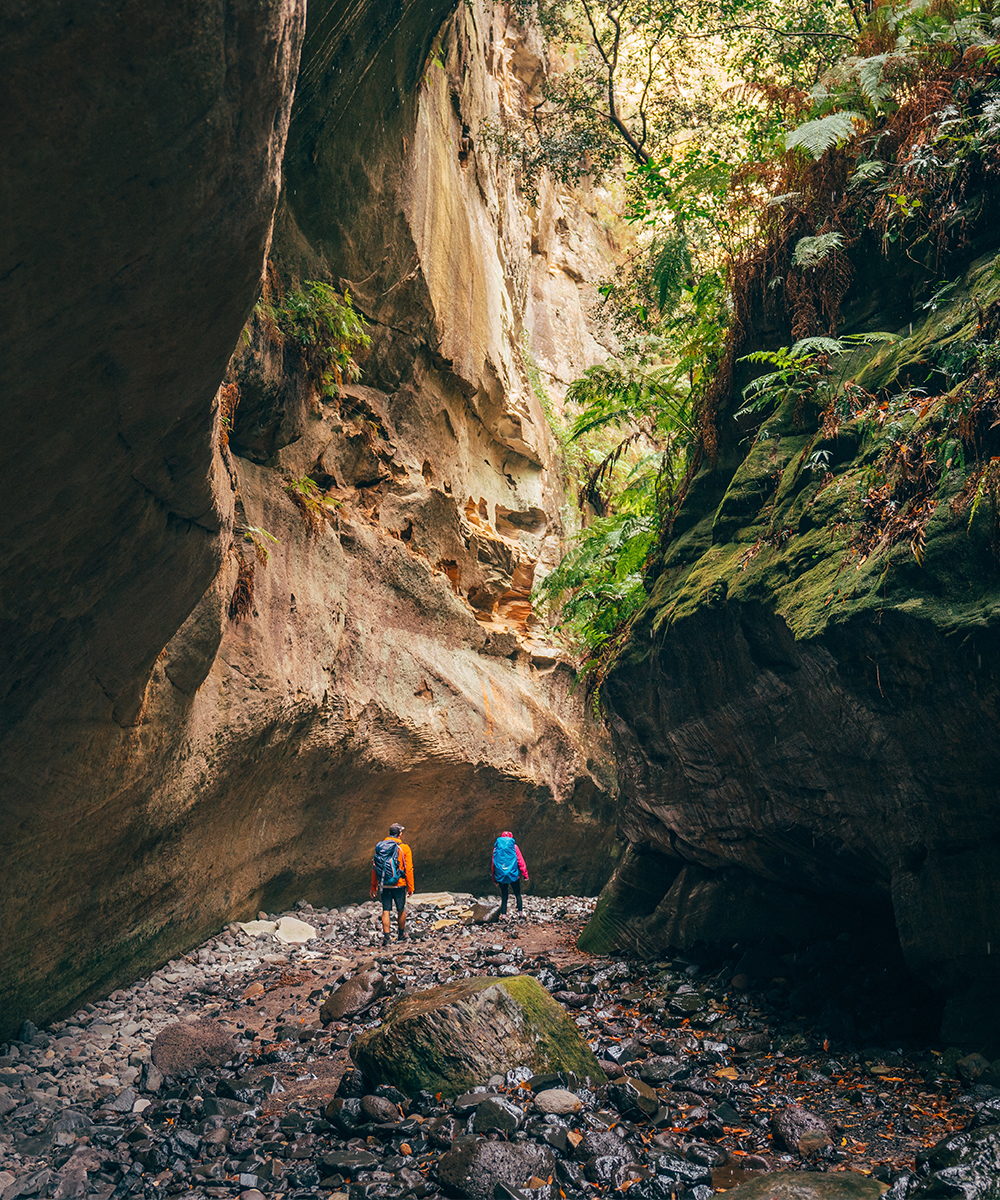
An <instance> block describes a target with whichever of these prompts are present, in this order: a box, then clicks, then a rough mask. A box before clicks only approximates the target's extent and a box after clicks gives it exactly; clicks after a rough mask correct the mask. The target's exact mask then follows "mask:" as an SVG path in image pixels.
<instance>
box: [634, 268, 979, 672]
mask: <svg viewBox="0 0 1000 1200" xmlns="http://www.w3.org/2000/svg"><path fill="white" fill-rule="evenodd" d="M998 268H1000V259H997V258H995V257H994V256H987V257H984V258H981V259H979V260H977V261H976V262H974V263H973V264H972V265H971V266H970V267H969V269H968V270H967V271H966V272H965V275H964V276H963V278H962V279H961V280H960V281H959V282H958V284H956V285H955V286H954V288H953V289H952V290H951V291H950V293H949V296H950V298H949V299H948V301H947V302H946V303H945V302H942V303H941V304H940V305H933V304H931V305H929V306H928V307H927V308H926V309H924V310H920V320H918V321H915V322H914V323H913V325H912V326H909V325H908V326H907V327H906V328H905V330H904V331H903V336H902V337H901V338H900V340H899V341H897V342H894V343H880V344H878V345H877V346H876V347H875V348H874V349H866V350H865V351H863V352H859V353H858V354H857V355H856V356H855V358H854V361H853V362H852V364H851V369H852V370H853V371H854V372H855V374H854V378H855V380H856V382H857V383H858V384H859V385H860V386H861V387H863V388H864V389H865V390H866V391H868V392H871V393H876V392H877V393H879V394H881V395H887V396H891V394H892V389H893V388H898V389H901V388H903V387H905V386H925V385H926V386H927V388H928V391H930V392H934V393H937V394H939V395H940V394H941V393H942V392H944V393H946V401H948V397H951V396H953V395H955V394H956V390H957V386H958V384H959V383H960V382H961V380H962V378H963V377H964V372H965V371H966V370H967V369H968V364H969V362H970V361H971V360H972V357H973V354H974V349H975V347H974V346H973V342H974V341H975V339H976V338H977V336H978V337H982V333H981V331H980V319H981V314H982V313H983V311H984V310H985V309H986V308H987V307H988V306H989V305H990V304H992V303H995V302H996V301H997V300H998V299H1000V275H998ZM949 388H950V389H951V391H950V392H949V391H948V389H949ZM948 402H950V401H948ZM817 417H818V414H817V413H816V412H815V411H804V412H803V411H797V410H796V408H795V405H794V403H792V402H786V403H785V404H784V405H783V406H782V407H781V408H779V409H778V410H777V411H776V412H775V413H774V414H772V415H771V416H769V417H767V418H766V419H765V421H764V423H763V427H762V431H761V432H760V433H759V434H758V436H757V437H756V439H755V440H754V442H753V444H752V445H751V446H750V447H749V449H748V451H747V453H746V457H745V458H744V460H743V461H742V462H741V463H740V464H739V465H738V466H737V467H736V469H735V471H732V469H731V468H730V473H729V474H728V476H727V473H726V471H725V470H722V469H720V468H712V469H706V470H705V471H704V472H703V475H702V477H701V479H700V480H699V481H698V483H697V486H696V487H695V488H693V489H692V495H695V494H697V497H698V503H697V506H696V507H697V510H698V511H697V513H696V514H695V515H696V519H695V520H694V521H693V522H692V523H691V524H689V525H687V526H684V525H683V524H682V529H683V532H682V533H681V534H680V536H678V538H677V539H676V541H675V542H674V544H673V545H672V546H670V548H669V551H668V553H667V554H666V556H665V558H664V564H663V569H662V572H661V574H660V576H659V578H658V579H657V581H656V583H655V584H654V586H653V589H652V592H651V595H650V599H649V601H648V603H647V605H646V607H645V609H644V611H643V613H642V614H640V616H639V618H638V620H637V621H636V623H635V626H634V630H635V632H636V636H635V637H634V638H633V641H632V646H631V647H630V649H629V651H627V652H626V655H625V657H624V659H623V662H624V661H627V660H628V657H629V654H635V655H637V656H638V657H640V658H641V657H643V656H644V655H645V654H646V653H648V649H647V647H648V646H649V638H648V637H644V636H643V632H642V631H643V629H644V628H646V627H648V629H649V632H650V633H655V632H657V631H658V630H660V629H662V628H663V627H665V626H669V625H672V624H674V623H675V622H677V621H680V620H683V619H684V618H685V617H688V616H690V615H692V614H693V613H695V612H696V611H698V610H700V609H703V608H706V607H711V606H712V605H714V604H717V603H719V602H721V601H723V600H735V601H739V602H747V603H749V602H760V603H763V604H766V605H767V606H768V607H769V608H771V609H772V610H773V611H776V612H777V613H779V614H780V615H781V616H782V617H784V619H785V620H786V621H787V623H788V625H789V627H790V629H791V630H792V632H793V634H794V635H795V637H797V638H811V637H816V636H818V635H819V634H821V633H822V632H823V631H824V630H825V629H826V628H827V627H829V626H830V625H831V624H836V623H839V622H843V621H847V620H848V619H850V618H853V617H856V616H858V615H859V614H863V613H866V612H870V613H871V614H872V615H873V616H874V615H876V614H878V613H880V612H883V611H885V610H886V609H891V608H894V607H895V608H899V609H901V610H905V611H907V612H910V613H918V614H919V615H920V616H921V617H923V618H925V619H927V620H929V621H931V622H932V623H933V624H934V625H935V626H937V627H938V628H939V629H941V630H942V631H943V632H947V633H953V632H956V631H957V630H960V629H963V628H966V627H969V626H975V625H981V624H982V623H983V622H985V621H991V620H993V619H995V618H996V616H997V615H998V613H997V608H998V606H997V603H996V592H997V584H998V583H1000V571H998V567H997V561H996V555H995V553H994V547H993V542H994V540H995V533H996V530H995V526H996V516H995V514H993V513H992V512H983V511H979V512H977V513H976V515H975V517H974V519H973V520H971V521H970V520H969V516H968V512H967V511H962V512H959V513H954V512H953V511H952V506H951V501H952V500H953V499H954V497H955V496H956V495H957V494H958V492H959V491H960V489H961V487H962V485H963V483H964V482H965V479H966V478H967V475H966V474H965V473H964V472H963V470H962V459H961V453H960V447H959V443H958V441H957V440H956V441H954V442H949V441H948V438H949V436H953V435H949V432H948V430H949V425H948V422H949V421H951V422H954V421H955V419H956V418H955V416H954V415H952V416H950V417H949V416H947V415H946V414H945V412H944V409H943V405H942V403H938V404H937V405H935V406H934V407H933V408H932V409H931V410H930V411H929V412H928V413H927V414H925V415H924V416H922V417H917V416H915V415H914V414H913V413H912V412H911V413H903V414H902V415H901V416H900V417H899V418H898V419H894V420H895V424H894V425H892V424H891V422H889V421H886V422H885V424H884V425H882V426H878V425H877V424H875V423H874V422H873V423H872V425H871V426H870V427H868V428H865V427H864V426H863V425H861V424H860V423H859V422H858V421H856V420H851V421H845V422H844V423H843V424H842V425H841V426H840V428H839V430H838V431H837V434H836V436H835V437H827V438H824V437H823V436H822V433H821V432H820V430H819V422H818V419H817ZM920 435H928V436H929V437H930V439H931V443H932V444H933V445H938V444H940V445H942V446H943V449H942V451H941V453H940V458H941V459H942V460H943V459H945V458H949V459H954V462H953V463H952V465H951V468H950V469H947V468H946V469H945V470H944V471H943V473H942V475H941V477H940V479H939V481H938V483H937V486H936V490H935V492H934V495H933V502H934V504H935V507H934V511H933V513H932V515H931V517H930V519H929V521H928V522H927V524H926V545H925V548H924V550H923V554H922V562H920V563H918V562H917V560H916V558H915V556H914V553H913V551H912V550H911V548H910V545H909V544H908V542H906V541H902V542H900V543H898V544H896V545H894V546H892V547H890V548H889V549H882V550H879V551H878V552H875V553H871V554H869V555H868V556H867V557H866V556H865V555H863V554H862V553H860V552H859V551H858V550H857V549H856V546H857V544H858V534H859V531H860V530H861V527H862V521H863V519H864V517H865V511H864V508H863V505H862V497H864V496H866V495H867V493H868V491H869V489H870V487H871V486H872V485H873V481H877V479H878V472H879V469H880V463H881V462H882V461H883V457H884V455H885V453H886V449H887V446H889V445H890V443H891V441H892V438H893V437H897V438H898V437H911V438H913V437H918V436H920ZM952 447H954V449H953V448H952ZM817 451H823V452H824V453H823V456H822V458H823V461H824V463H825V467H826V468H828V470H826V469H823V470H820V469H813V466H814V464H816V461H817V460H816V459H815V458H814V456H815V455H816V452H817ZM713 488H714V489H715V495H716V496H718V495H719V489H720V488H721V489H722V495H721V498H720V499H719V500H718V502H717V507H716V508H715V510H714V512H710V511H709V506H708V505H707V504H706V498H707V497H708V496H709V495H710V494H711V492H712V490H713ZM983 508H984V509H988V508H989V506H988V505H984V506H983ZM640 647H641V649H640Z"/></svg>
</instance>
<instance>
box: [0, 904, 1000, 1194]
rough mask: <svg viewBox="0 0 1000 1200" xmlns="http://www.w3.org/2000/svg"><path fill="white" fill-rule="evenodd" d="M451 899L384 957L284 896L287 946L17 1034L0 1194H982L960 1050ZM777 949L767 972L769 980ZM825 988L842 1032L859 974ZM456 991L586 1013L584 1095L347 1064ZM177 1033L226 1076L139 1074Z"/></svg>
mask: <svg viewBox="0 0 1000 1200" xmlns="http://www.w3.org/2000/svg"><path fill="white" fill-rule="evenodd" d="M473 901H474V898H473V897H466V896H454V897H452V896H448V895H444V896H441V897H437V898H436V903H434V904H427V905H424V906H419V905H418V906H414V908H413V910H412V911H411V915H410V921H409V925H408V933H409V934H410V937H409V939H408V940H407V941H406V942H402V943H399V942H395V943H392V944H391V946H389V947H385V948H383V947H382V945H381V929H380V925H379V918H378V912H377V908H376V906H375V905H374V904H364V905H357V906H346V907H345V908H343V909H340V910H332V911H331V910H325V909H318V908H317V909H313V908H312V907H311V906H309V905H308V904H305V903H301V904H300V906H299V907H298V908H297V910H296V912H295V913H294V914H288V915H294V916H296V917H297V918H299V919H301V920H303V921H305V922H307V923H308V924H309V925H310V926H311V927H312V928H313V930H314V931H315V935H316V936H315V937H313V938H310V939H309V940H308V941H306V942H304V943H293V944H289V943H286V942H283V941H281V940H280V939H279V938H278V937H277V935H276V932H272V931H268V930H262V931H260V932H247V931H245V930H243V929H241V928H240V927H239V926H236V925H233V926H230V927H229V928H228V929H226V930H224V931H223V932H222V933H221V934H220V935H219V936H217V937H215V938H212V939H211V940H209V941H208V942H206V943H205V944H204V945H202V946H200V947H198V948H197V949H196V950H194V951H192V952H191V953H189V954H188V955H185V956H184V958H182V959H177V960H175V961H172V962H170V963H168V964H167V965H166V966H165V967H164V968H162V969H161V970H160V971H157V972H156V973H155V974H153V975H152V976H150V977H149V978H147V979H144V980H140V981H138V982H137V983H136V984H135V985H133V986H132V987H130V988H128V989H122V990H120V991H116V992H114V993H112V995H111V996H110V997H109V998H108V999H107V1000H105V1001H103V1002H101V1003H100V1004H93V1005H88V1006H86V1007H85V1008H83V1009H81V1010H80V1011H79V1012H77V1013H74V1014H73V1015H72V1016H70V1017H69V1018H67V1019H66V1020H64V1021H59V1022H55V1023H54V1024H52V1025H50V1026H48V1027H45V1028H42V1029H38V1028H36V1027H35V1026H34V1025H33V1024H32V1023H31V1022H30V1021H29V1022H25V1024H24V1026H23V1027H22V1029H21V1030H20V1034H21V1037H20V1039H19V1040H15V1041H11V1042H9V1043H7V1044H0V1197H2V1200H19V1198H20V1197H22V1196H23V1197H27V1198H28V1200H32V1198H34V1197H37V1198H38V1200H77V1198H82V1197H87V1198H88V1200H126V1198H127V1197H130V1196H132V1197H140V1196H141V1197H144V1198H145V1197H153V1196H157V1195H166V1196H180V1197H184V1200H227V1198H228V1197H233V1198H234V1200H235V1198H237V1197H239V1198H240V1200H261V1198H262V1197H264V1198H267V1200H269V1198H270V1197H287V1198H288V1200H313V1198H315V1200H403V1198H404V1197H410V1196H412V1197H414V1198H415V1200H427V1198H435V1197H438V1196H442V1195H451V1196H458V1197H468V1198H469V1200H490V1198H491V1197H500V1200H519V1198H526V1197H534V1198H536V1200H563V1198H565V1200H576V1198H578V1197H581V1196H584V1195H587V1196H592V1195H598V1196H605V1195H611V1194H613V1193H619V1192H623V1191H626V1190H627V1191H628V1192H629V1193H630V1195H631V1196H634V1197H637V1198H638V1200H669V1198H671V1197H673V1198H674V1200H709V1198H710V1197H711V1196H712V1195H713V1194H715V1193H717V1192H721V1191H726V1192H727V1194H728V1195H729V1196H732V1197H733V1198H734V1200H757V1198H759V1197H764V1196H767V1197H769V1198H770V1197H776V1198H778V1197H780V1198H782V1200H868V1197H872V1198H874V1197H875V1196H877V1195H879V1194H880V1193H882V1192H884V1193H885V1194H886V1195H887V1196H888V1197H889V1200H910V1197H916V1198H919V1200H922V1198H923V1197H927V1198H928V1200H929V1198H931V1197H937V1196H946V1195H947V1196H961V1197H964V1198H965V1200H997V1196H998V1195H1000V1192H998V1191H997V1185H998V1178H1000V1088H996V1087H994V1086H992V1085H990V1084H987V1083H983V1082H981V1080H982V1079H984V1078H992V1077H993V1074H992V1073H993V1071H994V1067H993V1065H992V1064H989V1063H988V1060H985V1062H984V1063H980V1062H978V1061H977V1062H976V1063H975V1064H974V1065H975V1067H976V1069H977V1071H978V1074H977V1075H976V1078H975V1079H972V1072H971V1071H970V1064H969V1062H968V1059H969V1057H970V1055H969V1052H970V1051H971V1050H972V1049H973V1048H972V1047H941V1046H933V1045H929V1044H928V1042H927V1040H926V1039H924V1040H921V1039H920V1038H919V1037H917V1036H915V1035H914V1030H913V1025H912V1021H910V1022H909V1024H908V1025H907V1024H905V1023H904V1022H903V1021H902V1019H901V1022H900V1024H899V1026H898V1029H897V1030H895V1031H894V1030H893V1026H892V1019H891V1010H889V1009H887V1010H886V1011H885V1012H884V1013H883V1014H882V1016H881V1023H880V1025H879V1029H880V1037H879V1038H878V1039H877V1040H876V1039H874V1038H866V1037H864V1036H858V1035H857V1033H856V1032H855V1034H854V1036H845V1035H844V1032H843V1030H838V1031H836V1032H835V1031H834V1030H833V1028H832V1024H833V1018H832V1011H833V1010H828V1011H827V1012H826V1015H825V1016H824V1012H823V1010H822V1009H821V1008H820V1009H817V1010H816V1011H815V1012H814V1013H813V1015H812V1016H810V1017H807V1018H796V1017H795V1016H793V1015H792V1014H790V1013H789V1011H788V1010H787V1008H786V1007H785V1006H784V1005H783V1004H782V1003H781V997H782V994H783V992H782V987H783V986H784V985H779V984H778V983H777V982H776V980H774V979H772V980H771V981H770V983H771V985H772V986H770V987H761V986H759V985H758V986H747V987H745V988H737V987H734V982H733V981H734V978H735V977H736V975H737V973H736V968H737V967H738V966H740V965H741V964H740V962H738V961H737V960H735V959H732V960H730V961H728V962H724V963H720V962H718V961H714V962H710V961H707V960H702V961H699V960H698V959H696V958H695V957H694V956H693V955H688V956H686V957H684V958H679V957H673V958H670V959H662V960H658V961H655V962H646V963H642V964H636V963H628V962H623V961H618V960H614V959H608V958H597V957H590V956H588V955H586V954H584V953H581V952H580V951H578V950H577V949H576V948H575V940H576V938H577V936H578V935H579V932H580V929H581V928H582V926H583V924H584V921H585V920H586V918H587V917H588V916H589V914H590V911H591V909H592V907H593V902H592V901H587V900H578V899H573V898H557V899H548V900H539V899H536V898H534V897H531V896H529V897H527V899H526V917H525V919H523V920H517V919H516V918H514V917H510V918H508V919H507V920H505V921H502V922H500V923H499V924H493V925H487V926H482V925H477V924H475V922H474V916H473ZM263 915H264V916H266V915H267V914H263ZM443 921H454V922H455V924H447V925H442V922H443ZM826 953H827V957H828V958H829V960H830V969H831V971H832V972H834V973H837V972H842V969H843V968H842V965H841V964H839V963H838V962H837V960H836V959H835V956H834V955H833V954H832V953H831V952H830V948H829V947H827V948H826ZM796 957H797V956H796V955H794V954H786V955H785V956H784V958H785V959H786V960H788V961H784V962H782V959H781V956H780V955H779V956H778V957H777V959H776V960H775V961H777V962H778V963H779V964H780V966H781V969H782V970H784V971H785V972H786V973H787V976H788V978H789V980H791V981H793V982H794V980H795V979H796V976H797V974H798V973H800V968H801V964H798V963H796V961H795V959H796ZM743 966H744V967H745V966H746V963H743ZM853 970H854V972H855V976H854V983H855V986H856V987H857V989H858V1002H857V1003H858V1017H859V1020H860V1019H861V1018H862V1017H864V1016H865V1014H866V1013H867V1012H868V1011H869V1008H870V1005H871V999H870V997H867V994H866V991H865V987H866V985H867V984H870V983H871V982H872V981H873V980H875V981H876V982H879V977H878V972H877V970H876V969H875V968H874V967H873V966H872V965H871V964H868V966H867V967H865V966H864V965H863V964H861V963H856V964H855V966H854V968H853ZM866 971H867V972H868V974H867V975H865V974H864V972H866ZM372 973H377V974H379V975H381V976H382V979H383V988H382V990H381V991H380V992H379V994H378V995H377V996H375V997H374V998H373V999H372V1001H371V1002H370V1004H369V1006H368V1007H367V1009H366V1010H365V1011H364V1012H358V1013H355V1015H353V1016H351V1015H349V1014H348V1015H345V1016H344V1017H343V1018H335V1017H332V1016H331V1017H330V1018H329V1019H328V1020H327V1021H325V1022H324V1020H323V1017H322V1014H323V1011H324V1004H325V1002H326V1001H327V999H328V998H329V997H331V996H333V995H335V994H336V993H337V989H338V988H340V987H341V986H342V985H343V984H344V983H345V982H349V981H350V980H352V979H355V978H360V977H362V976H364V975H366V974H372ZM478 976H492V977H496V978H497V979H498V980H502V979H509V978H513V977H515V976H533V977H534V980H535V981H537V983H538V984H539V985H541V987H543V988H544V989H546V991H548V992H549V993H551V994H560V993H561V994H564V995H566V996H584V997H587V998H588V1000H589V1003H588V1004H587V1005H583V1006H581V1005H576V1004H572V1005H571V1004H566V1005H565V1006H564V1007H565V1010H566V1013H567V1014H568V1019H571V1020H572V1021H573V1022H574V1023H575V1026H576V1028H577V1029H578V1030H579V1031H580V1033H581V1035H582V1036H583V1038H584V1039H585V1041H586V1042H587V1043H588V1044H589V1046H590V1048H591V1049H592V1050H593V1051H594V1053H595V1055H596V1056H597V1059H598V1061H599V1062H600V1064H601V1067H602V1069H603V1070H604V1072H605V1074H606V1075H607V1076H608V1078H609V1082H608V1083H606V1084H602V1085H600V1086H598V1087H596V1088H593V1087H588V1086H587V1085H586V1081H585V1080H584V1079H582V1078H580V1077H579V1076H578V1075H576V1074H575V1073H573V1072H571V1071H546V1072H539V1073H533V1072H532V1069H531V1068H530V1067H521V1068H518V1069H515V1070H511V1071H508V1072H505V1073H503V1074H500V1073H497V1074H494V1075H492V1076H491V1077H488V1078H483V1079H481V1080H478V1081H477V1082H476V1084H475V1085H474V1086H473V1087H472V1088H471V1089H470V1091H468V1092H467V1093H465V1094H463V1095H460V1096H457V1097H456V1098H455V1099H448V1098H447V1097H445V1096H442V1095H440V1094H435V1093H432V1092H430V1091H419V1090H418V1091H414V1092H410V1093H407V1092H404V1091H402V1090H399V1089H398V1088H396V1087H393V1086H391V1085H388V1084H385V1083H382V1084H379V1083H376V1082H375V1081H374V1080H371V1079H368V1078H366V1077H365V1076H364V1074H363V1073H362V1072H361V1071H360V1070H358V1069H357V1068H356V1067H354V1066H353V1064H352V1063H351V1060H350V1057H349V1046H350V1044H351V1042H352V1040H353V1039H354V1038H355V1036H356V1035H358V1034H360V1033H363V1032H364V1031H365V1030H367V1029H375V1028H377V1027H378V1026H379V1024H380V1022H381V1021H382V1018H383V1017H384V1015H385V1012H386V1009H387V1008H388V1006H389V1005H390V1004H392V1003H393V1002H394V1001H398V1000H399V999H400V997H403V996H406V995H407V994H409V995H415V994H417V993H421V992H423V991H425V990H427V989H430V988H434V987H440V986H442V985H451V984H456V983H458V982H459V981H464V980H466V979H469V978H474V977H478ZM816 982H817V986H818V977H817V980H816ZM880 982H881V985H882V988H883V990H885V991H886V992H889V991H890V990H893V991H894V993H895V995H896V998H897V1000H898V993H899V987H898V986H897V987H895V988H894V989H890V986H889V984H890V981H888V980H887V979H882V980H881V981H880ZM885 998H886V1001H887V1003H888V1002H890V1001H891V1000H892V998H893V997H892V996H891V995H887V996H886V997H885ZM678 1001H682V1003H678ZM696 1001H697V1002H696ZM326 1012H327V1014H329V1012H330V1009H329V1007H327V1008H326ZM904 1015H905V1014H904ZM194 1022H197V1024H196V1025H193V1024H192V1023H194ZM179 1023H180V1024H182V1025H183V1026H185V1027H186V1028H187V1029H188V1030H189V1031H190V1030H191V1029H192V1028H195V1029H201V1030H202V1031H203V1032H204V1033H209V1034H210V1035H211V1037H210V1038H209V1044H211V1045H222V1044H224V1041H225V1039H226V1038H231V1039H232V1042H233V1046H234V1052H233V1054H232V1057H230V1058H229V1059H228V1060H227V1061H226V1062H224V1063H223V1064H221V1065H218V1064H216V1065H199V1066H191V1065H180V1066H177V1065H173V1064H171V1070H168V1071H164V1070H162V1069H160V1067H159V1066H158V1065H157V1063H156V1062H155V1061H154V1057H153V1055H152V1049H153V1046H154V1045H155V1043H156V1042H157V1040H158V1039H163V1037H164V1033H165V1032H168V1033H169V1031H171V1030H176V1029H177V1028H178V1024H179ZM827 1026H831V1028H827ZM901 1031H902V1032H901ZM174 1038H176V1034H175V1033H169V1037H168V1039H167V1040H168V1041H170V1040H171V1039H174ZM162 1044H163V1043H162V1041H161V1045H162ZM164 1065H166V1064H164ZM980 1068H981V1069H980ZM997 1069H1000V1066H998V1067H997ZM963 1077H964V1078H963ZM803 1114H804V1115H803Z"/></svg>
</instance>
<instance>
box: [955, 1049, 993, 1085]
mask: <svg viewBox="0 0 1000 1200" xmlns="http://www.w3.org/2000/svg"><path fill="white" fill-rule="evenodd" d="M989 1066H990V1060H989V1059H988V1058H984V1057H983V1055H982V1054H967V1055H966V1056H965V1058H960V1059H959V1060H958V1062H957V1063H955V1071H956V1073H957V1075H958V1077H959V1079H961V1080H962V1081H963V1083H975V1081H976V1080H977V1079H978V1078H979V1077H980V1076H981V1075H983V1074H984V1073H985V1072H986V1071H988V1070H989Z"/></svg>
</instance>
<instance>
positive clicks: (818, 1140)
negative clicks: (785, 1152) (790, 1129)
mask: <svg viewBox="0 0 1000 1200" xmlns="http://www.w3.org/2000/svg"><path fill="white" fill-rule="evenodd" d="M832 1145H833V1139H832V1138H831V1137H830V1135H829V1134H828V1133H826V1132H825V1130H822V1129H810V1130H808V1131H807V1132H806V1133H804V1134H803V1135H802V1136H801V1137H800V1138H799V1140H798V1143H797V1149H798V1152H799V1154H801V1155H802V1157H803V1158H806V1157H808V1155H810V1154H816V1153H818V1152H819V1151H820V1150H823V1149H825V1148H826V1147H827V1146H832Z"/></svg>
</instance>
